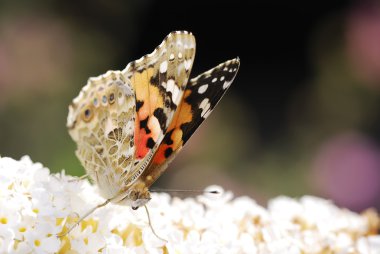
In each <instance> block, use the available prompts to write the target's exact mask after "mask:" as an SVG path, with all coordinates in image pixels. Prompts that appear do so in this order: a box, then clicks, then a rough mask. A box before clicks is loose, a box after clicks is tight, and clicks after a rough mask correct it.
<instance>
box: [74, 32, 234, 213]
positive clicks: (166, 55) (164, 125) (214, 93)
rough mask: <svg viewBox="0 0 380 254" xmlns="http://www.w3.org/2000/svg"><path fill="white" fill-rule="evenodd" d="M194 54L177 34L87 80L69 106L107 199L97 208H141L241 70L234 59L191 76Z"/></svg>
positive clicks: (86, 163)
mask: <svg viewBox="0 0 380 254" xmlns="http://www.w3.org/2000/svg"><path fill="white" fill-rule="evenodd" d="M194 57H195V38H194V36H193V35H192V34H191V33H189V32H186V31H177V32H172V33H170V34H169V35H168V36H166V38H165V39H164V40H163V42H162V43H161V44H160V45H159V46H158V47H156V49H155V50H154V51H153V52H152V53H151V54H148V55H145V56H143V57H142V58H140V59H138V60H136V61H133V62H131V63H129V64H128V65H127V67H126V68H125V69H124V70H122V71H108V72H107V73H105V74H103V75H100V76H98V77H95V78H90V79H89V80H88V82H87V84H86V85H85V86H84V87H83V88H82V90H81V91H80V93H79V95H78V96H77V97H76V98H75V99H74V100H73V102H72V103H71V105H70V106H69V114H68V118H67V127H68V130H69V134H70V136H71V137H72V139H73V140H74V141H75V142H76V144H77V150H76V155H77V157H78V158H79V160H80V162H81V164H82V165H83V167H84V168H85V170H86V173H87V175H88V176H89V177H90V178H91V179H92V181H93V182H94V183H95V184H96V185H97V186H98V188H99V191H100V195H101V196H102V197H103V198H105V199H106V202H105V203H103V204H100V205H99V206H97V207H96V208H98V207H101V206H104V205H106V204H108V203H109V202H111V203H115V204H121V205H129V206H131V207H132V208H133V209H137V208H138V207H141V206H144V205H145V204H146V203H147V202H148V201H149V200H150V192H149V188H150V187H151V185H152V184H153V183H154V182H155V181H156V180H157V178H158V177H160V175H161V174H162V173H163V172H165V170H166V169H167V167H168V165H169V163H170V162H171V161H172V160H173V159H174V158H175V157H176V155H177V154H178V153H179V152H180V151H181V149H182V147H183V146H184V145H185V144H186V142H187V141H188V140H189V138H190V137H191V136H192V134H193V133H194V132H195V130H196V129H197V128H198V127H199V126H200V124H201V123H202V122H203V121H204V120H205V119H206V118H207V117H208V116H209V115H210V113H211V111H212V110H213V109H214V107H215V106H216V104H217V103H218V102H219V100H220V99H221V97H222V96H223V95H224V93H225V92H226V90H227V89H228V88H229V87H230V85H231V83H232V81H233V80H234V78H235V75H236V73H237V71H238V69H239V65H240V60H239V58H235V59H232V60H229V61H226V62H224V63H222V64H220V65H218V66H216V67H215V68H213V69H211V70H209V71H206V72H204V73H202V74H201V75H199V76H197V77H195V78H191V79H190V78H189V77H190V72H191V69H192V65H193V62H194ZM96 208H94V209H93V210H95V209H96ZM93 210H91V211H90V212H89V213H87V214H86V215H85V216H87V215H88V214H90V213H91V212H92V211H93ZM85 216H83V217H82V218H84V217H85Z"/></svg>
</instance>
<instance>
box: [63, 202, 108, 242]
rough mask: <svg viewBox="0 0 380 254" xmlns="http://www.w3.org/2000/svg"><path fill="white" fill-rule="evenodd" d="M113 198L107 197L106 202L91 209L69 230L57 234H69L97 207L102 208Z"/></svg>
mask: <svg viewBox="0 0 380 254" xmlns="http://www.w3.org/2000/svg"><path fill="white" fill-rule="evenodd" d="M110 201H111V200H110V199H107V200H106V201H105V202H104V203H101V204H99V205H97V206H95V207H93V208H92V209H91V210H89V211H88V212H87V213H85V214H84V215H83V216H82V217H81V218H80V219H79V220H78V221H77V222H76V223H75V224H74V225H73V226H71V227H70V228H69V230H67V232H66V233H63V234H59V235H57V236H58V237H64V236H66V235H68V234H69V233H70V232H71V231H72V230H73V229H74V228H75V227H76V226H78V225H79V224H80V223H81V222H82V221H83V220H84V219H85V218H86V217H88V216H89V215H90V214H92V213H93V212H94V211H95V210H96V209H98V208H101V207H103V206H106V205H107V204H108V203H109V202H110Z"/></svg>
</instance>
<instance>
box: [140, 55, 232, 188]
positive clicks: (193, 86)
mask: <svg viewBox="0 0 380 254" xmlns="http://www.w3.org/2000/svg"><path fill="white" fill-rule="evenodd" d="M239 65H240V60H239V58H235V59H232V60H229V61H226V62H224V63H222V64H220V65H218V66H217V67H215V68H213V69H211V70H209V71H207V72H205V73H203V74H201V75H199V76H198V77H196V78H193V79H191V80H190V81H189V84H188V85H187V87H186V90H185V92H184V96H183V98H182V101H181V103H180V104H179V106H178V109H177V111H176V113H175V116H174V118H173V121H172V122H171V124H170V126H169V128H168V130H167V132H166V134H165V137H164V139H163V141H162V142H161V144H160V146H159V147H158V149H157V152H156V153H155V155H154V157H153V160H152V163H151V165H150V166H149V167H148V168H147V169H146V170H145V172H144V174H143V176H142V177H143V179H144V180H145V183H146V185H147V186H148V187H149V186H150V185H151V184H153V182H154V181H155V180H156V179H157V178H158V177H159V176H160V175H161V174H162V173H163V172H164V171H165V169H166V168H167V166H168V164H169V163H170V162H171V161H172V160H173V159H174V157H175V156H176V155H177V153H178V152H179V151H180V150H181V148H182V147H183V146H184V145H185V143H186V142H187V141H188V139H189V138H190V137H191V135H192V134H193V133H194V132H195V130H196V129H197V128H198V127H199V126H200V124H201V123H202V122H203V121H204V120H205V119H206V118H207V117H208V116H209V115H210V113H211V111H212V110H213V109H214V108H215V106H216V105H217V103H218V102H219V100H220V99H221V98H222V96H223V95H224V93H225V92H226V91H227V89H228V88H229V87H230V85H231V83H232V81H233V80H234V78H235V76H236V73H237V71H238V69H239Z"/></svg>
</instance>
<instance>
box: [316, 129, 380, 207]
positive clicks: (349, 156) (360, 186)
mask: <svg viewBox="0 0 380 254" xmlns="http://www.w3.org/2000/svg"><path fill="white" fill-rule="evenodd" d="M313 170H314V174H313V176H314V177H315V178H314V179H313V180H315V183H316V184H317V185H318V186H317V188H319V189H320V191H321V192H322V193H323V194H325V195H327V196H328V197H329V198H331V199H333V200H334V201H335V202H337V203H338V204H339V205H342V206H345V207H348V208H350V209H353V210H356V211H361V210H363V209H366V208H368V207H371V206H375V205H376V202H378V201H379V200H380V151H379V150H378V148H377V147H376V146H375V144H374V143H373V142H371V141H370V140H368V139H367V138H366V137H364V136H362V135H360V134H357V133H348V134H343V135H340V136H338V137H336V138H333V139H331V140H329V141H328V142H327V143H325V144H324V145H322V147H321V149H320V151H319V153H318V155H317V157H316V160H315V163H314V166H313ZM377 205H379V203H377Z"/></svg>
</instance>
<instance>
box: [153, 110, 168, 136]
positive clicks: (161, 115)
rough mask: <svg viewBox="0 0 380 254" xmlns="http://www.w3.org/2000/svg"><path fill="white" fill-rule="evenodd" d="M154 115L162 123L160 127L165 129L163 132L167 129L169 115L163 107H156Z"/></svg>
mask: <svg viewBox="0 0 380 254" xmlns="http://www.w3.org/2000/svg"><path fill="white" fill-rule="evenodd" d="M153 115H154V116H155V117H156V118H157V120H158V122H159V123H160V128H161V130H163V132H165V131H166V126H165V125H166V121H167V119H168V118H167V116H166V115H165V113H164V109H163V108H156V109H155V110H154V112H153Z"/></svg>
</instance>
